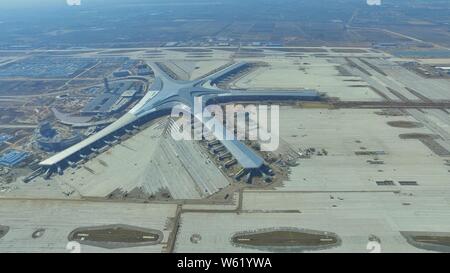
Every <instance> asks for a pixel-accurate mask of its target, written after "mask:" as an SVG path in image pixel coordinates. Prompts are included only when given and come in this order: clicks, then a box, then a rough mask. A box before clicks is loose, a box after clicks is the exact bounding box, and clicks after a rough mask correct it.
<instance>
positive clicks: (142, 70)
mask: <svg viewBox="0 0 450 273" xmlns="http://www.w3.org/2000/svg"><path fill="white" fill-rule="evenodd" d="M137 69H138V71H137V74H138V75H139V76H147V75H151V74H152V70H151V69H150V67H149V66H148V65H146V64H141V65H138V66H137Z"/></svg>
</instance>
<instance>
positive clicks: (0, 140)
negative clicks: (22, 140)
mask: <svg viewBox="0 0 450 273" xmlns="http://www.w3.org/2000/svg"><path fill="white" fill-rule="evenodd" d="M12 138H13V137H12V136H10V135H5V134H1V135H0V145H2V144H3V143H5V142H6V141H8V140H10V139H12Z"/></svg>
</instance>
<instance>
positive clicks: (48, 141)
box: [35, 122, 83, 152]
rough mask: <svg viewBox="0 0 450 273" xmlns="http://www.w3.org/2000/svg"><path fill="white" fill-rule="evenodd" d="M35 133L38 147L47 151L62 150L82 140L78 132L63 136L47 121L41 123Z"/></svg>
mask: <svg viewBox="0 0 450 273" xmlns="http://www.w3.org/2000/svg"><path fill="white" fill-rule="evenodd" d="M35 135H36V142H37V144H38V146H39V148H40V149H42V150H44V151H47V152H58V151H62V150H64V149H66V148H68V147H70V146H72V145H75V144H77V143H78V142H80V141H82V140H83V136H82V135H81V134H79V133H74V134H71V135H67V136H63V135H62V134H61V133H59V132H58V131H57V130H56V129H54V128H53V127H52V126H51V124H50V123H49V122H43V123H41V125H40V126H39V128H38V129H37V130H36V132H35Z"/></svg>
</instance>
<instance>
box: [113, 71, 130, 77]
mask: <svg viewBox="0 0 450 273" xmlns="http://www.w3.org/2000/svg"><path fill="white" fill-rule="evenodd" d="M130 75H131V72H130V70H119V71H116V72H113V76H114V77H116V78H124V77H128V76H130Z"/></svg>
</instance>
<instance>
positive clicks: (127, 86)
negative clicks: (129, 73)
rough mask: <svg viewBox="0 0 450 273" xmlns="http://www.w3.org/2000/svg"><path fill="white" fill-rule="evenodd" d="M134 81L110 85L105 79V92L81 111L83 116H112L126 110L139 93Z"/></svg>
mask: <svg viewBox="0 0 450 273" xmlns="http://www.w3.org/2000/svg"><path fill="white" fill-rule="evenodd" d="M134 83H135V82H133V81H122V82H116V83H113V84H110V83H109V82H108V80H107V79H105V86H104V91H103V93H101V94H100V95H98V96H96V97H95V98H94V99H92V100H91V101H90V102H89V103H88V104H87V105H86V106H85V107H84V108H83V110H81V114H82V115H111V114H114V113H117V112H120V111H122V110H124V109H125V108H126V107H127V106H128V105H129V104H130V103H131V102H132V101H133V99H134V97H135V95H136V94H137V93H138V92H139V91H138V90H135V89H133V88H134Z"/></svg>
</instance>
